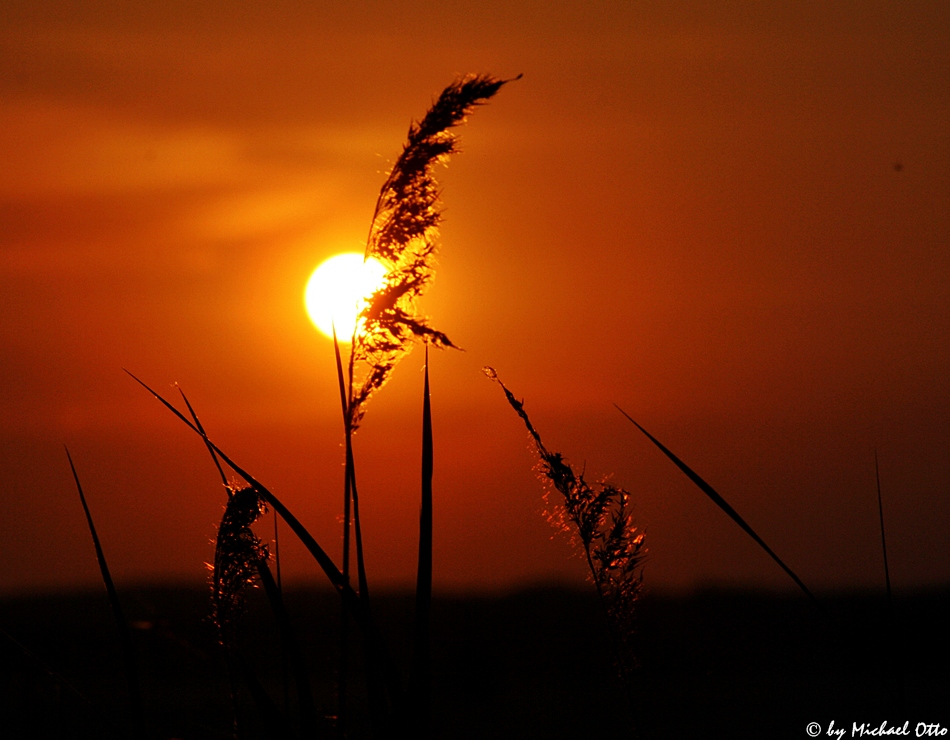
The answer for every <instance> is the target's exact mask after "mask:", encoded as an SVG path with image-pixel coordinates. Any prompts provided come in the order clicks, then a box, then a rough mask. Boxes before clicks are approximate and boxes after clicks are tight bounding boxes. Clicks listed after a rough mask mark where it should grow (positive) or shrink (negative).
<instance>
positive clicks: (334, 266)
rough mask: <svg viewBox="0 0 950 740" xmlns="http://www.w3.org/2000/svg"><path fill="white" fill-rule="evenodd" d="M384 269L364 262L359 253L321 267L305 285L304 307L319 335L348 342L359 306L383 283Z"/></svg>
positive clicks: (335, 258) (332, 259)
mask: <svg viewBox="0 0 950 740" xmlns="http://www.w3.org/2000/svg"><path fill="white" fill-rule="evenodd" d="M385 277H386V268H385V267H384V266H383V264H382V263H381V262H379V261H378V260H376V259H373V258H372V257H370V258H369V259H367V260H365V261H364V259H363V255H362V253H360V252H343V253H341V254H337V255H334V256H333V257H330V258H329V259H326V260H324V261H323V262H321V263H320V265H319V267H317V269H316V270H314V271H313V274H312V275H311V276H310V279H309V280H308V281H307V288H306V290H304V304H305V305H306V307H307V315H308V316H309V317H310V320H311V321H312V322H313V323H314V326H316V327H317V328H318V329H319V330H320V331H322V332H323V333H324V334H326V335H327V336H328V337H332V336H333V327H334V326H336V333H337V337H338V338H339V339H340V341H342V342H348V341H350V338H351V337H352V336H353V330H354V329H355V328H356V317H357V315H358V314H359V312H360V309H361V308H362V306H361V303H362V302H363V301H365V300H366V299H367V298H369V296H371V295H372V294H373V292H374V291H375V290H377V289H378V288H379V287H380V286H382V284H383V282H384V278H385Z"/></svg>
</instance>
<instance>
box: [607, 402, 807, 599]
mask: <svg viewBox="0 0 950 740" xmlns="http://www.w3.org/2000/svg"><path fill="white" fill-rule="evenodd" d="M614 407H615V408H616V409H617V411H619V412H620V413H621V414H623V415H624V416H626V417H627V419H628V420H629V421H630V423H631V424H633V425H634V426H635V427H636V428H637V429H639V430H640V431H641V432H643V433H644V434H645V435H646V437H647V439H649V440H650V441H651V442H652V443H653V444H654V445H656V446H657V448H658V449H659V450H660V452H662V453H663V454H664V455H666V456H667V457H668V458H669V459H670V461H671V462H672V463H673V464H674V465H675V466H676V467H678V468H679V469H680V470H681V471H683V473H684V474H685V475H686V477H687V478H689V479H690V480H691V481H692V482H693V483H694V484H695V485H696V487H697V488H699V490H700V491H702V492H703V493H705V494H706V495H707V496H708V497H709V498H710V500H711V501H712V502H713V503H714V504H716V506H718V507H719V508H720V509H722V510H723V511H724V512H726V514H727V515H728V517H729V518H730V519H732V521H734V522H735V523H736V524H738V525H739V527H740V528H741V529H742V531H743V532H745V533H746V534H747V535H749V536H750V537H751V538H752V539H753V540H755V542H756V544H758V546H759V547H761V548H762V549H763V550H765V552H766V553H767V554H768V555H769V557H771V558H772V560H774V561H775V562H776V563H778V565H779V567H780V568H781V569H782V570H784V571H785V572H786V573H787V574H788V577H789V578H791V579H792V580H793V581H795V584H796V585H797V586H798V587H799V588H800V589H801V590H802V593H804V594H805V596H807V597H808V598H809V599H810V600H811V601H812V603H813V604H814V605H815V606H817V607H818V609H819V611H821V612H822V614H824V613H825V610H824V607H823V606H822V605H821V602H820V601H818V599H816V598H815V595H814V594H813V593H812V592H811V591H810V590H809V589H808V586H806V585H805V584H804V582H803V581H802V579H801V578H799V577H798V576H797V575H796V574H795V571H793V570H792V569H791V568H789V567H788V566H787V565H786V564H785V563H784V562H783V561H782V559H781V558H780V557H779V556H778V555H776V554H775V552H774V551H773V550H772V548H771V547H769V546H768V545H766V544H765V540H763V539H762V538H761V537H759V535H757V534H756V533H755V530H754V529H752V527H750V526H749V524H748V523H747V522H746V520H745V519H743V518H742V517H741V516H739V513H738V512H737V511H736V510H735V509H733V508H732V506H730V505H729V502H728V501H726V500H725V499H724V498H723V497H722V496H720V495H719V493H718V492H717V491H716V489H714V488H713V487H712V486H711V485H709V484H708V483H707V482H706V481H704V480H703V479H702V478H700V477H699V475H698V474H697V473H696V472H695V471H694V470H693V469H692V468H691V467H689V466H688V465H687V464H686V463H684V462H683V461H682V460H680V459H679V458H678V457H677V456H676V455H674V454H673V453H672V452H670V450H668V449H667V448H666V447H664V446H663V445H662V444H661V443H660V441H659V440H658V439H657V438H656V437H654V436H653V435H652V434H650V433H649V432H648V431H647V430H646V429H644V428H643V427H642V426H640V425H639V424H637V422H635V421H634V420H633V419H632V418H631V416H630V414H628V413H627V412H626V411H624V410H623V409H622V408H620V407H619V406H617V404H614Z"/></svg>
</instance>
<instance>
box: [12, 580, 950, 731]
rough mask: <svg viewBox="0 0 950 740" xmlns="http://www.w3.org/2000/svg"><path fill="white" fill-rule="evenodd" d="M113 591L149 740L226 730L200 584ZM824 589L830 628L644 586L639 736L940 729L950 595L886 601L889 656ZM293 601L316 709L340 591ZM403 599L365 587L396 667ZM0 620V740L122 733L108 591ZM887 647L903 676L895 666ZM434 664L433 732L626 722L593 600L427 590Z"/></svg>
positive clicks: (249, 655) (49, 599)
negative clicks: (130, 635) (890, 609)
mask: <svg viewBox="0 0 950 740" xmlns="http://www.w3.org/2000/svg"><path fill="white" fill-rule="evenodd" d="M121 595H122V598H123V602H124V605H125V609H126V612H127V616H128V618H129V621H130V622H132V623H133V624H134V639H135V643H136V649H137V655H138V662H139V665H140V670H141V672H142V686H143V695H144V698H145V704H146V714H147V718H148V722H149V725H150V737H151V738H156V739H157V738H161V739H162V740H165V739H166V738H188V739H191V738H210V739H213V738H229V737H233V733H232V731H231V722H232V715H231V708H230V707H231V704H230V700H229V698H228V696H229V690H228V679H227V672H226V669H225V665H224V659H223V656H222V654H221V651H220V649H219V648H218V647H217V645H216V636H215V631H214V629H213V627H212V625H211V624H210V621H209V619H208V613H209V606H208V594H207V591H206V590H196V589H168V588H166V589H157V588H156V589H139V590H134V591H129V590H125V591H123V592H122V594H121ZM822 600H823V602H824V603H825V604H826V605H827V608H828V611H829V613H830V615H831V621H828V620H824V619H823V618H822V617H821V616H820V614H819V613H818V611H817V610H816V609H815V608H814V607H813V606H812V605H811V604H810V603H809V602H807V601H806V600H805V599H803V598H801V597H797V596H789V597H777V596H771V595H767V594H759V593H753V592H739V591H708V592H701V593H696V594H694V595H692V596H689V597H681V598H671V597H664V596H661V595H657V594H648V595H647V596H645V597H644V599H643V600H642V602H641V619H640V637H639V640H640V646H641V647H640V658H641V663H642V669H641V674H640V679H639V686H638V687H637V690H636V704H637V706H636V707H635V711H634V713H633V716H635V717H636V718H637V724H638V725H639V729H640V736H641V737H642V738H646V739H650V738H806V737H808V735H807V734H806V731H805V728H806V726H807V725H808V723H809V722H818V723H820V725H821V728H822V736H826V730H827V727H828V723H829V722H830V721H831V720H834V722H835V728H842V727H843V728H845V729H847V731H848V732H847V733H846V734H845V735H844V737H851V727H852V723H853V722H857V723H858V724H861V723H868V724H867V727H868V729H870V728H871V726H874V727H878V726H880V723H881V722H882V721H884V720H886V721H887V722H888V723H889V726H893V725H903V723H904V722H905V721H909V722H910V725H909V732H910V736H912V737H913V736H915V728H916V725H917V723H918V722H926V723H937V722H939V723H942V725H943V727H944V728H946V727H948V725H950V672H948V667H950V647H948V645H950V641H948V640H947V639H946V638H945V634H946V631H947V625H948V624H950V592H948V591H940V592H930V593H922V594H917V595H913V596H904V597H902V598H900V599H898V600H897V601H896V608H895V616H896V624H897V625H898V630H897V632H896V635H897V641H896V642H897V644H898V649H897V650H896V651H891V650H890V649H889V645H890V642H889V634H890V633H889V631H888V629H887V624H888V623H887V609H886V602H885V601H884V599H883V598H882V597H880V596H878V595H874V596H869V595H864V594H851V595H842V594H838V595H826V596H825V597H824V598H823V599H822ZM287 603H288V606H289V609H290V612H291V614H292V616H293V618H294V621H295V623H296V626H297V629H298V630H299V632H300V636H301V640H302V642H303V643H304V646H303V649H302V653H303V654H304V655H305V657H306V659H307V661H308V663H309V666H310V671H311V674H312V680H313V687H314V695H315V698H316V701H317V704H318V709H319V710H321V712H322V713H323V714H331V713H332V712H333V711H335V709H334V706H335V702H334V699H333V697H334V685H335V676H336V673H337V670H338V660H339V658H338V655H339V648H338V646H339V637H338V623H339V605H338V601H337V598H336V596H335V595H334V594H332V593H328V592H323V591H294V592H290V593H288V594H287ZM250 607H251V609H250V612H249V613H248V614H247V615H246V617H245V618H244V619H243V621H242V623H241V640H242V643H243V645H244V650H243V655H244V656H245V657H246V659H247V661H248V662H249V663H251V664H252V665H253V666H254V669H255V672H256V674H257V676H258V678H259V679H260V681H261V683H262V684H263V685H264V686H265V687H267V690H268V692H269V694H270V696H271V697H272V698H273V700H274V702H275V703H276V704H277V705H278V706H280V707H284V706H285V700H284V691H283V682H282V680H281V668H280V658H279V656H280V651H279V649H278V648H277V645H278V643H277V638H276V627H275V623H274V621H273V619H272V617H271V614H270V612H269V608H268V607H267V604H266V602H265V601H264V600H263V598H262V597H261V596H260V595H259V594H255V595H254V598H253V599H252V602H251V604H250ZM412 609H413V602H412V599H411V598H409V597H406V596H401V595H393V594H374V610H375V613H376V617H377V619H378V621H379V622H380V624H381V625H382V627H383V630H384V632H385V633H386V635H387V638H388V639H389V647H390V650H391V652H392V653H393V656H394V658H395V660H396V663H397V664H398V665H399V666H402V667H406V666H408V664H409V661H408V653H409V650H408V635H409V634H410V632H411V630H410V625H411V616H412ZM0 626H2V628H3V629H4V630H5V631H6V632H7V633H9V635H12V636H13V637H15V638H16V639H17V640H18V641H20V642H21V643H22V644H23V645H24V646H26V647H28V648H29V650H30V651H32V653H33V654H34V656H35V657H28V656H26V655H25V654H24V652H23V651H22V650H21V649H20V648H19V647H17V646H16V645H14V644H13V643H12V642H11V641H10V640H9V639H8V638H6V637H4V636H2V635H0V713H2V714H0V716H2V718H0V737H2V738H10V739H11V740H13V739H16V738H97V739H99V738H103V739H107V738H111V737H120V736H121V735H120V733H117V732H116V731H115V730H114V729H113V726H114V725H121V724H122V723H123V722H124V721H125V719H126V708H125V704H124V696H125V688H124V686H125V684H124V678H123V672H122V663H121V656H120V653H119V650H118V641H117V638H116V630H115V626H114V622H113V621H112V615H111V612H110V610H109V606H108V602H107V601H106V598H105V596H104V595H103V594H99V593H92V594H76V595H67V596H63V595H60V596H45V597H30V598H19V599H7V600H5V601H2V602H0ZM892 654H896V655H897V659H896V660H897V662H896V665H898V666H899V668H898V670H891V666H893V665H895V662H894V660H892V659H891V657H890V656H891V655H892ZM37 658H39V659H40V660H37ZM357 659H358V656H357ZM433 660H434V671H435V674H434V675H435V678H434V682H433V706H434V718H433V727H434V733H433V736H434V737H437V738H448V739H451V740H467V739H469V738H471V739H472V740H475V739H476V738H477V739H478V740H483V739H485V738H585V739H586V738H624V737H630V736H631V732H630V726H631V720H630V717H631V714H630V712H629V711H628V709H627V702H626V699H625V695H624V691H623V689H622V686H621V684H620V683H619V681H618V680H617V679H616V674H615V673H614V671H613V668H612V663H611V657H610V649H609V642H608V640H607V638H606V636H605V633H604V623H603V619H602V617H601V614H600V612H599V607H598V604H597V602H596V599H595V598H593V597H592V595H591V594H589V593H587V592H582V591H577V592H574V591H568V590H563V589H536V590H530V591H523V592H519V593H515V594H512V595H509V596H505V597H466V598H461V597H458V598H448V597H442V598H438V599H436V601H435V603H434V605H433ZM40 661H42V663H45V664H47V665H48V667H49V668H51V669H53V670H54V671H55V672H56V673H57V674H58V675H59V677H53V676H51V675H50V674H49V673H48V672H47V671H46V669H45V668H44V666H43V665H42V663H41V662H40ZM352 670H353V672H354V674H355V673H356V672H357V669H356V667H354V668H353V669H352ZM63 679H65V681H66V682H68V683H69V684H70V686H71V687H72V688H70V687H67V686H66V685H65V683H64V681H63ZM352 680H353V682H354V688H353V691H354V692H356V693H357V695H355V696H353V697H351V700H350V701H351V705H352V710H351V720H350V722H351V731H350V734H349V736H350V737H351V738H362V737H368V736H369V731H368V727H367V725H366V720H365V717H366V707H365V700H364V697H363V695H364V691H365V690H364V687H363V682H362V679H361V678H360V677H359V676H356V675H354V676H353V677H352ZM73 689H75V690H78V692H79V693H81V694H82V696H83V697H84V698H82V699H81V698H79V697H78V696H77V695H76V693H74V690H73ZM902 694H903V699H902V697H901V695H902ZM290 695H291V696H293V688H292V687H291V689H290ZM291 714H292V715H293V714H295V710H293V711H292V712H291ZM239 717H240V720H241V721H240V724H241V726H242V727H243V729H244V737H248V738H257V737H267V736H268V734H267V732H265V729H266V727H268V726H273V725H272V724H266V723H262V722H261V720H260V718H259V713H258V711H257V709H256V705H255V702H254V700H253V699H252V698H251V696H250V695H249V694H248V693H247V689H246V687H244V685H243V684H242V687H241V689H240V695H239ZM948 737H950V735H948Z"/></svg>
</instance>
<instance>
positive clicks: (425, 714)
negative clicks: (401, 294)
mask: <svg viewBox="0 0 950 740" xmlns="http://www.w3.org/2000/svg"><path fill="white" fill-rule="evenodd" d="M432 472H433V443H432V407H431V403H430V400H429V345H428V344H426V364H425V381H424V386H423V394H422V504H421V507H420V511H419V566H418V570H417V575H416V620H415V639H414V644H413V651H412V659H413V662H412V671H411V677H410V685H411V686H412V695H413V704H414V707H413V708H414V710H415V712H416V718H415V719H416V722H415V725H416V726H415V728H414V729H415V733H416V737H419V738H427V737H429V731H430V728H429V722H430V719H429V713H430V708H429V702H430V697H429V692H430V686H431V674H430V663H429V661H430V658H429V619H430V613H431V610H432Z"/></svg>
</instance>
